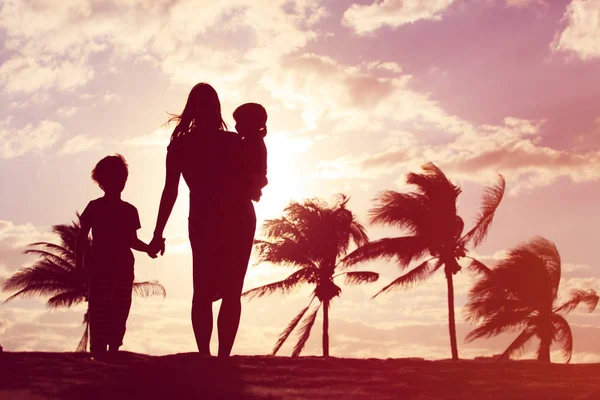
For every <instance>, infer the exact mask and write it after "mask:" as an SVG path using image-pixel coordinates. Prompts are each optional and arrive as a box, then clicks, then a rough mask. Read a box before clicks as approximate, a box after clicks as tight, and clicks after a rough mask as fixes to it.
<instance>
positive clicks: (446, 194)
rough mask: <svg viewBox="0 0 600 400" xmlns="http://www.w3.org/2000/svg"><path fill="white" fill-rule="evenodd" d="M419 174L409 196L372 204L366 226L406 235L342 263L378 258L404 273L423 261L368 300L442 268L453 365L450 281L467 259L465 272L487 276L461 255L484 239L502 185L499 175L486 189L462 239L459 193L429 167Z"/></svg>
mask: <svg viewBox="0 0 600 400" xmlns="http://www.w3.org/2000/svg"><path fill="white" fill-rule="evenodd" d="M422 169H423V173H420V174H417V173H409V174H408V175H407V178H406V182H407V183H408V184H410V185H414V186H415V191H414V192H412V193H398V192H395V191H386V192H384V193H383V194H382V195H380V196H379V197H378V198H376V199H375V207H374V208H372V209H371V210H370V215H371V218H370V220H371V223H373V224H379V225H385V226H390V227H396V228H400V229H405V230H406V231H408V232H409V233H410V234H411V235H410V236H401V237H394V238H384V239H380V240H377V241H374V242H370V243H368V244H366V245H364V246H362V247H361V248H359V249H358V250H357V251H355V252H354V253H353V254H351V255H350V256H349V257H347V259H346V263H347V264H348V265H354V264H357V263H361V262H365V261H368V260H373V259H377V258H384V259H390V260H391V259H394V258H395V259H396V260H397V262H398V265H399V267H400V269H401V270H405V269H406V268H408V266H409V265H410V264H411V262H412V261H414V260H419V259H422V257H423V256H428V258H427V259H425V260H424V261H422V262H420V263H419V264H418V265H417V266H416V267H414V268H412V269H411V270H409V271H408V272H407V273H405V274H404V275H402V276H400V277H398V278H397V279H395V280H394V281H392V282H391V283H390V284H389V285H387V286H385V287H384V288H383V289H381V290H380V291H379V292H378V293H377V294H375V296H373V297H376V296H378V295H380V294H381V293H387V292H389V291H391V290H393V289H396V288H402V289H405V288H409V287H411V286H413V285H415V284H417V283H420V282H423V281H424V280H426V279H427V278H429V277H430V276H431V275H432V274H433V273H435V272H436V271H437V270H439V269H440V268H441V267H442V266H443V267H444V273H445V275H446V282H447V288H448V327H449V334H450V347H451V350H452V359H453V360H457V359H458V347H457V344H456V327H455V317H454V285H453V275H455V274H456V273H457V272H458V271H460V270H461V266H460V265H459V264H458V260H459V259H460V258H468V259H470V262H469V264H468V269H469V271H471V272H473V273H475V274H484V273H486V272H487V271H488V268H487V267H486V266H485V265H484V264H483V263H481V262H479V261H478V260H476V259H474V258H472V257H468V256H467V255H466V254H467V249H466V246H467V245H468V244H472V245H473V246H477V245H479V244H480V243H481V242H482V241H483V239H484V238H485V237H486V235H487V232H488V230H489V228H490V226H491V224H492V220H493V218H494V213H495V212H496V208H497V207H498V205H499V204H500V201H501V200H502V196H503V195H504V188H505V182H504V178H503V177H502V176H501V175H499V177H498V181H497V182H496V183H495V184H494V185H492V186H490V187H488V188H486V189H485V191H484V194H483V199H482V209H481V212H480V213H479V215H478V216H477V220H476V222H475V226H474V227H473V228H472V229H471V230H470V231H469V232H467V233H466V234H464V235H463V229H464V222H463V220H462V218H460V217H459V216H458V215H457V212H456V199H457V197H458V195H459V194H460V193H461V189H460V188H459V187H457V186H455V185H453V184H452V183H451V182H450V181H449V180H448V178H446V176H445V175H444V173H443V172H442V171H441V170H440V169H439V168H438V167H436V166H435V165H434V164H432V163H427V164H425V165H423V166H422Z"/></svg>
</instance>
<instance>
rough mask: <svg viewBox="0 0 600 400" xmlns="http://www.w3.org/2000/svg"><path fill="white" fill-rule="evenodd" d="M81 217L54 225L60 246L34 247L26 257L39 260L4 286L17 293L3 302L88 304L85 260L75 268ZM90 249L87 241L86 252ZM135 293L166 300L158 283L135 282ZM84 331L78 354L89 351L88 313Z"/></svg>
mask: <svg viewBox="0 0 600 400" xmlns="http://www.w3.org/2000/svg"><path fill="white" fill-rule="evenodd" d="M79 229H80V222H79V214H77V221H72V222H71V224H68V225H67V224H61V225H54V226H53V227H52V233H54V234H56V235H57V236H58V237H59V238H60V241H59V242H60V244H55V243H48V242H37V243H31V244H30V245H29V246H28V249H27V250H25V254H33V255H36V256H39V260H38V261H36V263H35V264H33V266H31V267H26V268H22V269H20V270H19V271H17V272H15V273H14V274H13V275H12V276H11V277H10V278H8V279H7V280H6V282H4V285H3V290H5V291H15V290H16V291H17V293H15V294H13V295H12V296H10V297H9V298H8V299H6V300H5V301H4V302H5V303H6V302H8V301H11V300H14V299H17V298H27V297H31V296H50V298H49V299H48V302H47V303H46V305H47V306H48V307H49V308H61V307H66V308H68V307H71V306H73V305H76V304H79V303H81V302H84V301H87V296H88V291H89V283H88V281H89V278H88V263H87V260H86V259H84V265H83V267H82V268H77V267H76V264H75V245H76V242H77V235H78V234H79ZM90 246H91V241H89V240H88V244H87V249H88V250H89V247H90ZM133 290H134V293H136V294H138V295H140V296H142V297H147V296H156V295H160V296H163V297H165V295H166V291H165V288H164V287H163V286H162V285H161V284H160V283H158V282H156V281H149V282H134V284H133ZM83 324H84V325H85V330H84V332H83V336H82V337H81V340H80V341H79V345H78V346H77V351H87V344H88V338H89V318H88V312H86V313H85V314H84V316H83Z"/></svg>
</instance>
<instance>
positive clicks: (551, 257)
mask: <svg viewBox="0 0 600 400" xmlns="http://www.w3.org/2000/svg"><path fill="white" fill-rule="evenodd" d="M523 249H524V250H526V251H528V252H530V253H531V254H534V255H536V256H537V257H538V258H539V259H540V260H542V261H543V263H544V267H545V270H546V274H547V275H548V277H549V279H550V286H551V289H552V295H553V299H556V297H557V296H558V286H559V284H560V277H561V268H562V265H561V258H560V253H559V252H558V248H556V245H555V244H554V243H553V242H552V241H550V240H548V239H546V238H543V237H541V236H536V237H534V238H533V239H531V240H530V241H529V242H527V243H526V244H525V245H523Z"/></svg>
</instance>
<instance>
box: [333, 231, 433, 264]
mask: <svg viewBox="0 0 600 400" xmlns="http://www.w3.org/2000/svg"><path fill="white" fill-rule="evenodd" d="M425 253H427V243H426V242H425V240H424V239H423V238H422V237H421V236H404V237H397V238H385V239H379V240H376V241H374V242H369V243H367V244H365V245H363V246H361V247H359V248H357V249H356V250H354V251H353V252H352V253H350V254H348V255H347V256H346V257H344V258H343V259H342V260H341V261H340V266H341V267H342V268H347V267H351V266H353V265H356V264H360V263H364V262H367V261H372V260H375V259H378V258H381V259H384V260H393V259H396V260H397V262H398V264H399V266H400V267H401V268H406V267H407V266H408V265H409V264H410V263H411V262H412V261H413V260H416V259H418V258H420V257H422V256H423V255H424V254H425Z"/></svg>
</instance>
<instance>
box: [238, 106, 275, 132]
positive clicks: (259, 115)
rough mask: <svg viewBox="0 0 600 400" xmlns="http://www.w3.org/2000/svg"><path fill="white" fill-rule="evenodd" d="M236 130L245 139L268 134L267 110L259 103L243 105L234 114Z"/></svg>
mask: <svg viewBox="0 0 600 400" xmlns="http://www.w3.org/2000/svg"><path fill="white" fill-rule="evenodd" d="M233 119H234V120H235V129H236V130H237V131H238V133H239V134H240V135H242V136H244V137H247V136H254V135H258V136H259V137H265V136H266V134H267V110H265V108H264V107H263V106H261V105H260V104H258V103H246V104H242V105H241V106H239V107H238V108H236V109H235V111H234V112H233Z"/></svg>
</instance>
